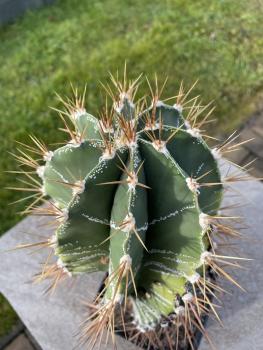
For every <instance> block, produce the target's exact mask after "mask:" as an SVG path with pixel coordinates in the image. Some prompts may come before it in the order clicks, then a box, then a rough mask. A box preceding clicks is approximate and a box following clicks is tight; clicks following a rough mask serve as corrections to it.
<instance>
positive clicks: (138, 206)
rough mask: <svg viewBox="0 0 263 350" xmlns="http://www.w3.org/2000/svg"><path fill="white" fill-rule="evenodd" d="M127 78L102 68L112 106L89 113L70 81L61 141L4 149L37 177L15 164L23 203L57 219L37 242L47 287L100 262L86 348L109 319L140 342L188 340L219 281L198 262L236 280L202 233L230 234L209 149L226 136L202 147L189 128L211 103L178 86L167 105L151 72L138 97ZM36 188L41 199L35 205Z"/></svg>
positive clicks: (198, 133) (110, 327)
mask: <svg viewBox="0 0 263 350" xmlns="http://www.w3.org/2000/svg"><path fill="white" fill-rule="evenodd" d="M138 81H139V79H137V80H135V81H134V82H127V79H126V73H125V74H124V80H123V81H122V82H119V81H116V80H115V79H114V78H113V77H112V82H113V87H112V88H111V87H109V86H107V87H106V90H107V92H108V93H109V95H110V96H111V97H112V99H113V104H112V107H110V108H109V107H108V103H106V108H105V110H104V111H103V112H102V113H101V115H100V118H95V117H93V116H92V115H91V114H88V113H87V112H86V110H85V108H84V94H83V96H82V97H79V96H78V94H77V91H75V92H74V93H75V98H74V100H73V101H70V100H67V101H66V102H63V103H64V105H65V106H66V112H61V113H60V116H61V118H62V120H63V122H64V124H65V130H66V132H67V133H68V134H69V135H70V138H71V139H70V141H69V142H68V143H67V144H65V145H64V146H62V147H60V148H58V149H57V150H55V151H48V150H47V148H46V147H45V146H44V144H43V143H42V142H40V141H39V140H37V139H36V138H35V137H32V140H33V142H34V143H35V145H36V146H37V148H38V151H37V153H38V154H41V155H42V157H43V162H41V164H40V163H38V162H36V161H35V160H34V159H33V158H32V157H31V156H30V155H26V154H25V153H24V151H20V153H21V154H20V155H19V156H16V157H17V159H18V161H19V162H20V163H23V164H25V165H26V166H29V167H32V168H34V169H35V171H36V173H37V174H38V176H39V178H40V179H41V180H42V182H43V183H42V184H41V185H40V187H39V188H38V183H39V181H37V182H36V180H35V178H33V176H32V175H31V172H24V171H23V174H25V175H26V176H27V177H28V178H29V179H31V180H33V183H34V184H35V185H32V191H35V192H36V198H35V200H34V203H33V204H32V205H30V206H29V208H28V211H27V212H30V213H35V214H38V215H42V214H44V215H53V216H54V217H55V222H56V223H57V228H56V232H55V235H54V236H53V237H52V238H50V239H49V240H48V241H47V242H42V243H41V244H42V245H43V246H48V247H52V249H54V252H55V255H56V256H57V257H58V262H57V264H55V265H51V266H49V265H45V267H44V269H45V270H44V271H43V272H42V274H41V275H40V276H39V278H40V279H41V278H43V276H44V277H46V276H47V277H53V278H54V282H53V285H52V287H54V286H56V284H57V281H58V280H59V279H61V278H65V277H66V276H67V275H69V276H72V275H73V276H74V275H76V274H82V273H89V272H94V271H107V272H108V277H107V278H106V280H105V287H104V289H103V291H102V292H101V293H100V295H99V296H98V297H97V298H96V300H95V305H94V307H95V312H94V313H93V314H92V315H91V317H90V318H89V319H88V321H87V324H86V326H85V329H84V333H85V336H88V337H89V338H90V340H89V345H90V347H91V348H92V346H93V345H94V344H95V342H96V340H97V338H99V339H101V333H102V332H103V331H104V330H106V331H111V333H112V336H113V340H114V334H113V333H114V331H115V330H116V329H118V330H123V329H125V332H126V333H127V334H128V335H129V336H130V338H131V340H133V341H134V342H135V343H137V344H141V345H143V344H144V345H147V344H148V345H149V346H150V345H151V344H152V346H153V347H154V345H153V344H156V347H158V348H162V346H163V348H164V347H165V346H168V347H169V346H175V347H176V348H178V346H179V345H178V344H179V342H180V341H181V338H184V339H185V340H187V341H188V342H189V344H190V346H191V347H192V348H194V344H193V340H192V336H193V329H198V330H200V331H201V332H202V333H204V334H205V335H206V332H205V330H204V326H203V324H202V321H201V317H202V315H203V314H206V313H207V312H208V310H209V309H211V310H212V311H213V312H214V314H215V316H216V317H217V318H218V315H217V312H216V309H215V306H214V304H213V303H212V301H211V300H210V298H211V295H213V294H214V292H215V291H220V290H221V287H218V286H217V285H216V284H215V282H213V281H212V280H209V279H207V270H208V268H209V267H210V268H212V269H213V270H214V271H215V272H216V273H217V274H222V275H224V276H225V277H227V278H229V279H230V280H231V281H232V282H234V283H235V284H237V282H235V281H234V280H233V279H232V278H231V277H230V276H229V275H228V274H227V273H226V272H225V271H224V270H222V268H221V267H220V266H219V264H218V262H222V261H223V262H226V261H227V260H224V258H223V257H221V256H219V255H216V254H215V251H214V245H213V244H214V243H213V238H212V236H213V235H214V233H215V231H216V230H217V231H221V233H225V234H226V235H230V236H231V235H233V236H234V235H236V234H237V233H236V232H235V231H234V230H231V229H230V228H228V227H226V226H225V225H224V224H222V223H221V222H220V219H222V218H223V216H219V215H218V214H217V212H218V210H219V207H220V203H221V198H222V192H223V184H222V181H221V178H220V173H219V170H218V164H217V155H218V154H219V153H220V150H222V149H223V148H226V147H227V145H228V142H230V141H227V142H226V143H224V144H223V145H222V146H221V148H220V147H218V148H217V149H216V150H215V151H213V152H212V151H211V150H210V149H209V147H208V145H207V144H206V143H205V141H204V139H203V137H202V130H201V128H202V126H203V125H204V124H205V123H206V122H207V118H208V117H209V115H210V114H211V112H212V110H210V111H208V112H206V109H207V106H206V107H203V106H200V105H199V104H198V98H194V99H192V100H191V101H192V106H191V108H190V107H189V101H188V102H186V98H187V96H188V94H189V92H190V91H189V92H188V93H184V92H183V88H182V86H181V87H180V91H179V94H178V96H177V100H176V103H175V104H174V105H173V106H171V105H168V104H166V103H164V102H162V101H161V93H162V90H163V88H164V86H163V87H162V88H161V89H160V90H159V89H158V84H157V79H156V86H155V88H153V87H151V86H150V84H149V87H150V97H151V104H150V105H149V106H148V107H147V105H146V101H147V99H143V100H139V101H138V102H135V95H136V92H137V89H138ZM115 92H116V93H115ZM185 105H187V109H186V111H187V113H186V115H185V118H184V117H183V113H184V111H185V110H184V106H185ZM203 112H206V113H207V114H206V116H205V117H203V119H202V120H201V121H200V119H199V117H200V115H201V114H202V113H203ZM67 119H68V120H69V122H68V121H67ZM69 124H71V125H73V128H72V127H71V125H69ZM25 148H26V150H27V151H28V152H34V149H33V148H32V147H31V146H25ZM46 196H47V197H49V198H50V200H48V202H49V206H48V207H45V208H43V207H36V203H37V202H38V201H39V200H44V198H45V197H46ZM44 201H45V202H47V201H46V200H44ZM52 287H51V288H52ZM168 325H169V327H170V328H171V327H172V328H171V329H172V333H171V332H170V333H169V331H168ZM126 328H127V329H126ZM170 328H169V329H170ZM180 334H182V335H180ZM163 335H165V337H166V340H163V338H164V337H163ZM160 344H163V345H160ZM164 344H165V345H164ZM167 344H168V345H167ZM171 344H172V345H171Z"/></svg>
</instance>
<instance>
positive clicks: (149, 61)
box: [0, 0, 263, 331]
mask: <svg viewBox="0 0 263 350" xmlns="http://www.w3.org/2000/svg"><path fill="white" fill-rule="evenodd" d="M262 14H263V11H262V5H260V1H257V0H250V1H246V0H240V1H232V0H225V1H224V0H217V1H210V0H199V1H195V0H191V1H187V2H186V1H184V0H174V1H170V0H166V1H164V0H163V1H160V0H125V1H121V0H104V1H102V0H101V1H98V0H96V1H95V0H61V1H57V2H56V4H55V5H53V6H50V7H46V8H44V9H41V10H39V11H37V12H33V13H28V14H27V15H26V16H25V17H24V18H23V19H20V20H18V21H17V22H16V23H15V24H13V25H9V26H6V27H4V28H2V29H0V112H1V115H0V140H1V143H0V154H1V158H0V183H1V190H0V234H1V233H3V232H4V231H5V230H7V229H8V228H9V227H11V226H12V225H14V224H15V223H16V222H17V221H18V220H19V216H18V215H16V211H19V210H20V209H21V208H22V205H17V206H8V205H7V204H8V203H10V202H12V201H14V200H16V199H18V198H19V197H20V196H21V193H20V194H19V193H14V192H11V191H7V190H4V187H5V186H12V185H14V184H15V183H16V179H15V176H13V175H12V176H11V175H10V174H7V173H4V170H11V169H13V168H14V167H15V164H14V160H13V159H12V157H11V156H9V154H8V153H7V152H8V151H14V149H15V143H14V140H19V141H27V140H28V137H27V133H29V132H30V133H34V134H36V136H38V137H41V138H43V139H44V140H45V141H46V142H47V143H52V142H55V141H57V140H61V139H62V135H58V134H57V131H56V128H57V127H58V125H59V121H58V118H56V116H55V113H54V112H52V111H51V110H50V109H49V108H48V106H51V105H52V106H57V105H58V103H57V100H56V99H55V96H54V92H55V91H57V92H59V93H60V94H68V93H69V91H70V84H69V82H70V81H71V82H72V83H73V84H75V85H76V84H77V85H79V86H80V87H83V85H84V84H85V83H86V82H87V87H88V93H87V100H88V109H89V110H90V111H91V112H93V113H95V114H96V112H97V106H99V105H100V103H101V102H100V95H99V90H98V81H99V80H103V81H104V80H105V79H107V71H109V70H111V71H115V70H116V68H117V67H119V68H122V67H123V64H124V61H125V60H126V61H127V63H128V69H129V71H130V72H131V73H132V76H135V75H137V74H139V73H140V72H145V73H147V74H149V75H150V76H151V75H153V73H154V72H157V73H158V74H159V76H160V77H162V78H164V77H165V76H166V75H169V77H170V78H169V80H168V84H167V90H166V93H167V95H168V96H169V95H174V94H175V93H176V91H177V89H178V85H179V83H180V81H181V80H182V79H183V80H184V82H185V84H186V85H188V86H189V85H191V84H192V83H193V82H194V81H195V80H196V79H197V78H198V79H199V81H200V82H199V84H198V86H197V88H196V94H202V96H203V99H204V101H205V102H208V101H209V100H211V99H214V100H215V104H216V105H217V110H216V113H215V114H216V116H217V117H218V118H219V122H218V126H217V128H216V129H213V133H214V134H216V133H219V132H225V131H226V132H227V131H230V130H231V129H232V128H233V127H236V126H237V125H239V124H240V123H241V121H242V120H243V119H244V118H245V117H246V116H247V115H248V113H249V111H251V108H253V103H254V101H255V99H256V98H257V96H258V95H259V93H260V92H261V91H262V86H263V74H262V73H263V66H262V62H263V60H262V58H263V57H262V46H263V37H262V32H263V25H262ZM2 312H3V310H2V306H1V303H0V314H1V313H2ZM0 327H1V324H0ZM0 331H1V330H0Z"/></svg>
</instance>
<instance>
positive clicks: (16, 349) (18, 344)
mask: <svg viewBox="0 0 263 350" xmlns="http://www.w3.org/2000/svg"><path fill="white" fill-rule="evenodd" d="M5 350H34V348H33V346H32V345H31V344H30V342H29V340H28V339H27V337H26V336H25V335H24V334H20V335H19V336H18V337H17V338H16V339H15V340H13V341H12V343H11V344H9V345H8V346H7V347H6V348H5Z"/></svg>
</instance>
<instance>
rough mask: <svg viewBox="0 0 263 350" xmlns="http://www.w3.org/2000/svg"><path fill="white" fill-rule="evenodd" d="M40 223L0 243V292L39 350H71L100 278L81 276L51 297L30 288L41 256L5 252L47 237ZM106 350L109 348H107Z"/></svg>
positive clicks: (22, 226) (27, 224) (31, 221)
mask: <svg viewBox="0 0 263 350" xmlns="http://www.w3.org/2000/svg"><path fill="white" fill-rule="evenodd" d="M44 223H45V220H43V219H42V218H41V219H40V218H36V217H29V218H26V219H25V220H23V221H21V223H19V224H18V225H17V226H15V227H14V228H13V229H12V230H10V231H9V232H7V234H5V235H4V236H3V237H2V238H1V239H0V271H1V273H0V291H1V292H2V293H3V294H4V296H5V297H6V298H7V299H8V300H9V302H10V303H11V304H12V306H13V307H14V309H15V310H16V312H17V313H18V315H19V317H20V318H21V319H22V320H23V322H24V324H25V325H26V327H27V328H28V329H29V331H30V332H31V334H32V335H33V336H34V338H35V339H36V341H37V342H38V343H39V345H40V346H41V348H42V349H43V350H73V349H74V348H75V346H76V345H77V337H76V336H74V335H76V334H77V332H78V330H79V325H80V323H81V322H82V321H83V315H84V314H85V309H84V307H83V303H82V301H87V302H91V301H92V300H93V299H94V297H95V295H96V293H97V291H98V288H99V286H100V283H101V281H102V278H103V274H100V273H96V274H90V275H87V276H82V277H81V278H78V279H77V280H76V281H75V283H74V284H72V283H67V282H66V281H65V282H63V284H64V285H63V288H62V286H60V288H59V287H58V289H57V290H56V292H55V293H54V294H53V295H50V296H47V295H43V291H44V289H45V287H46V286H45V285H43V284H41V285H36V284H35V285H32V282H31V281H32V276H33V275H34V274H35V273H38V272H39V271H40V264H41V263H43V262H44V261H45V258H46V256H45V255H44V254H43V252H42V251H38V252H36V253H33V254H32V251H31V253H29V252H28V251H26V250H24V249H23V250H16V251H11V252H10V251H7V250H10V249H12V248H14V247H15V246H17V245H18V244H21V243H27V242H34V241H35V242H37V241H40V240H42V239H43V236H44V237H50V235H51V231H50V229H48V228H47V226H43V225H44ZM29 254H31V255H29ZM70 282H71V281H70ZM118 343H119V347H118V348H119V349H127V350H128V349H129V350H132V349H136V347H134V346H133V345H132V344H130V343H127V342H126V341H125V340H124V339H122V338H119V337H118ZM78 349H82V348H81V347H79V348H78ZM83 349H85V347H83ZM107 349H111V346H110V345H108V346H107Z"/></svg>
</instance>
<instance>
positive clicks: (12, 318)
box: [0, 294, 17, 338]
mask: <svg viewBox="0 0 263 350" xmlns="http://www.w3.org/2000/svg"><path fill="white" fill-rule="evenodd" d="M16 321H17V316H16V313H15V311H14V310H13V309H12V307H11V305H10V304H9V303H8V302H7V301H6V300H5V299H4V297H3V295H2V294H0V338H1V337H2V336H4V335H6V333H7V332H9V331H10V330H11V328H12V326H13V325H14V324H15V322H16Z"/></svg>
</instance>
